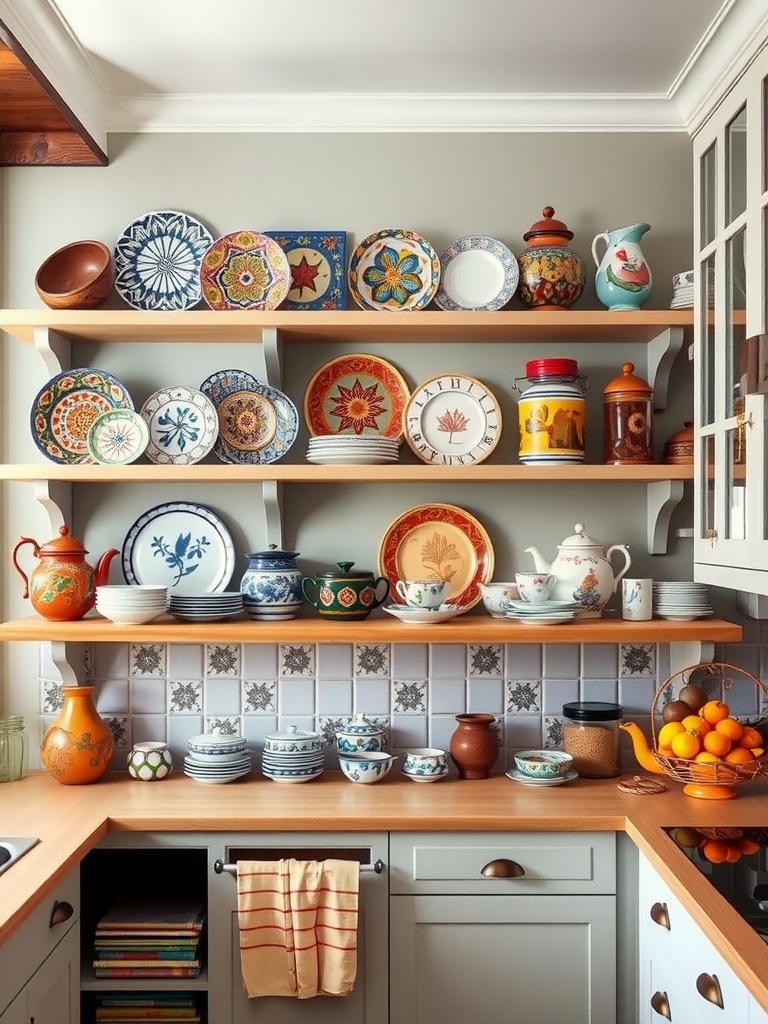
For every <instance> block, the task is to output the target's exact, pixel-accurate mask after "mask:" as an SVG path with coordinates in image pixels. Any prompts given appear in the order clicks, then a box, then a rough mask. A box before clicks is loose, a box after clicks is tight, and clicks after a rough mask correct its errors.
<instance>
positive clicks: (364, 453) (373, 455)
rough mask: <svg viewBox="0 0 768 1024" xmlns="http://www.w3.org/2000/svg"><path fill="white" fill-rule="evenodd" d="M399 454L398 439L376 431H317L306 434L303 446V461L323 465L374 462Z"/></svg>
mask: <svg viewBox="0 0 768 1024" xmlns="http://www.w3.org/2000/svg"><path fill="white" fill-rule="evenodd" d="M399 457H400V442H399V441H398V440H397V439H396V438H392V437H380V436H379V435H378V434H376V435H368V434H366V435H364V436H360V437H358V436H357V435H356V434H321V435H318V436H317V437H310V439H309V447H308V448H307V462H315V463H319V464H321V465H326V466H347V465H358V466H359V465H378V464H380V463H385V462H397V460H398V459H399Z"/></svg>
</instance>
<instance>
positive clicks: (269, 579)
mask: <svg viewBox="0 0 768 1024" xmlns="http://www.w3.org/2000/svg"><path fill="white" fill-rule="evenodd" d="M298 554H299V552H298V551H281V550H280V549H279V548H270V550H269V551H254V552H252V553H250V554H249V555H248V556H247V558H248V568H247V569H246V570H245V574H244V575H243V578H242V580H241V581H240V592H241V593H242V595H243V607H244V608H245V611H246V612H247V614H248V615H249V616H250V618H252V619H258V620H261V621H268V620H270V621H282V620H284V619H294V618H296V615H297V613H298V611H299V608H301V605H302V602H303V600H304V598H303V595H302V592H301V571H300V569H299V567H298V565H297V564H296V556H297V555H298Z"/></svg>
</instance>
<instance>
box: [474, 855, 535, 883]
mask: <svg viewBox="0 0 768 1024" xmlns="http://www.w3.org/2000/svg"><path fill="white" fill-rule="evenodd" d="M480 874H481V875H485V877H486V878H522V876H523V875H524V874H525V869H524V868H522V867H521V866H520V865H519V864H518V863H517V861H516V860H509V859H508V858H507V857H498V858H497V859H496V860H489V861H488V863H487V864H486V865H485V866H484V867H482V868H480Z"/></svg>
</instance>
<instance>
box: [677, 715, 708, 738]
mask: <svg viewBox="0 0 768 1024" xmlns="http://www.w3.org/2000/svg"><path fill="white" fill-rule="evenodd" d="M680 724H681V725H682V727H683V728H684V729H685V731H686V732H691V733H693V735H694V736H698V737H699V739H701V738H702V736H706V734H707V733H708V732H709V731H710V730H711V729H712V726H711V725H710V724H709V722H707V721H706V720H705V719H703V718H701V717H700V716H699V715H686V717H685V718H684V719H683V720H682V722H681V723H680Z"/></svg>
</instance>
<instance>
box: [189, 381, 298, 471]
mask: <svg viewBox="0 0 768 1024" xmlns="http://www.w3.org/2000/svg"><path fill="white" fill-rule="evenodd" d="M200 390H201V392H202V393H203V394H204V395H207V396H208V397H209V398H210V400H211V401H212V402H213V404H214V406H215V407H216V412H217V415H218V428H219V436H218V437H217V439H216V443H215V445H214V447H213V453H214V455H215V456H216V457H217V458H218V459H221V461H222V462H228V463H230V464H244V465H266V464H267V463H270V462H276V461H277V460H278V459H281V458H282V457H283V456H284V455H285V454H286V453H287V452H288V450H289V449H290V447H291V445H292V444H293V443H294V441H295V440H296V435H297V434H298V432H299V414H298V412H297V410H296V406H295V405H294V404H293V402H292V401H291V400H290V398H288V396H287V395H284V394H283V392H282V391H278V390H277V389H276V388H271V387H269V386H268V385H267V384H261V383H260V382H259V381H258V380H257V378H256V377H254V376H253V375H252V374H250V373H247V372H246V371H245V370H219V371H218V373H212V374H211V376H210V377H206V379H205V380H204V381H203V383H202V384H201V385H200Z"/></svg>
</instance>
